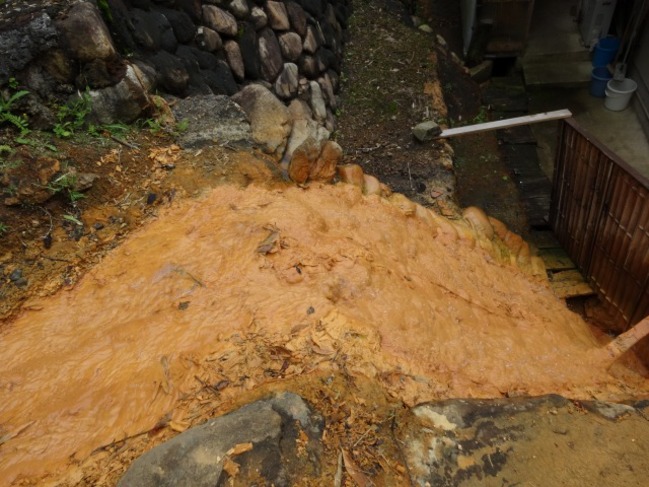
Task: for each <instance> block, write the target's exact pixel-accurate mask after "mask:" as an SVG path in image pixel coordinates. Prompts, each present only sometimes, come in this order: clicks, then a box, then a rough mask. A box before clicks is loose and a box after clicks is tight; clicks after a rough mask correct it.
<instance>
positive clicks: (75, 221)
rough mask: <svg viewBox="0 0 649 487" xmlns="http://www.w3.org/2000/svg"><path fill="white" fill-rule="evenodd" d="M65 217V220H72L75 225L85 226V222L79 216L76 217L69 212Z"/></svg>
mask: <svg viewBox="0 0 649 487" xmlns="http://www.w3.org/2000/svg"><path fill="white" fill-rule="evenodd" d="M63 219H64V220H65V221H68V222H72V223H74V224H75V225H79V226H80V227H82V226H83V222H82V221H81V220H79V219H78V218H76V217H74V216H73V215H69V214H66V215H63Z"/></svg>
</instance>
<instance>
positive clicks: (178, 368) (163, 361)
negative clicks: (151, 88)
mask: <svg viewBox="0 0 649 487" xmlns="http://www.w3.org/2000/svg"><path fill="white" fill-rule="evenodd" d="M260 167H262V168H263V167H264V165H263V163H260ZM261 171H262V170H260V172H261ZM489 260H490V259H489V258H488V256H486V255H485V254H483V253H482V252H481V251H479V250H476V249H470V248H468V247H463V246H461V245H451V246H446V245H445V244H443V243H441V242H439V241H437V240H436V239H435V232H434V231H433V230H432V229H431V227H429V226H427V225H426V223H424V222H423V221H420V220H419V219H416V218H413V217H408V216H406V215H404V214H403V212H402V211H401V210H400V209H399V208H397V207H394V206H392V205H390V204H388V203H387V202H386V201H385V200H382V199H379V198H378V197H369V198H367V197H364V196H362V195H361V193H360V190H358V189H356V188H355V187H352V186H347V185H340V186H335V187H331V186H324V187H318V186H312V187H310V188H309V189H307V190H304V189H299V188H293V187H276V188H269V189H266V188H262V187H258V186H255V185H252V186H248V187H247V188H246V189H240V188H238V187H235V186H232V185H226V186H221V187H218V188H216V189H214V190H213V191H211V192H210V193H209V194H207V195H205V196H203V197H201V198H199V199H194V200H186V201H184V202H182V203H179V204H177V205H173V207H172V208H170V209H165V210H163V211H161V214H160V215H159V217H158V219H157V220H156V221H154V222H152V223H151V224H149V225H147V226H146V227H144V228H142V229H141V230H139V231H137V232H136V233H134V234H133V235H131V236H130V237H129V238H128V239H127V240H126V241H125V242H124V244H123V245H121V246H120V247H119V248H118V249H115V250H114V251H113V252H111V253H110V255H108V256H107V257H106V258H105V259H104V260H103V261H102V262H101V263H100V264H99V265H97V266H96V267H95V268H94V269H92V270H91V271H90V272H88V273H87V274H86V275H85V276H84V277H83V278H82V279H81V281H80V282H79V283H78V284H77V285H76V286H75V287H74V288H73V289H70V290H68V291H65V292H63V293H59V294H57V295H56V296H53V297H50V298H43V299H32V300H30V301H29V302H28V303H27V304H26V306H25V310H26V311H24V312H23V313H22V314H21V316H20V317H19V318H18V319H17V320H15V321H14V322H13V323H12V324H11V325H10V326H8V327H6V328H5V330H4V332H3V334H2V342H3V350H2V356H3V362H4V363H5V367H4V370H3V372H2V374H1V375H0V383H1V384H2V389H1V393H0V400H1V401H2V403H3V405H4V407H3V410H2V413H0V424H2V425H3V428H4V430H5V431H7V432H8V433H12V432H18V433H17V434H16V435H15V437H13V438H12V439H11V440H10V441H8V442H7V443H6V444H5V445H3V449H4V450H5V451H8V452H10V454H4V455H3V456H2V460H1V462H2V464H1V468H2V470H3V471H4V472H5V473H6V476H5V479H6V480H7V481H11V480H12V479H13V478H14V477H15V475H17V474H26V473H28V472H29V473H32V474H33V473H36V472H41V471H45V470H48V469H51V468H53V467H55V466H57V465H61V464H63V463H65V461H66V459H67V458H69V457H70V456H71V455H72V456H74V457H75V458H84V457H85V456H87V455H88V454H89V453H91V451H92V450H93V449H95V448H97V447H100V446H101V445H104V444H108V443H110V442H111V441H112V440H114V439H116V436H118V437H119V436H122V435H123V436H131V435H133V434H136V433H138V432H140V431H146V430H149V429H151V428H153V426H154V425H155V423H156V421H157V420H158V418H160V417H163V416H164V415H165V414H166V413H168V412H170V411H173V410H174V407H175V406H176V405H177V404H178V401H179V400H180V399H182V398H183V397H186V396H187V395H191V394H193V393H196V392H197V390H198V389H200V387H201V385H202V384H201V381H200V380H197V377H200V374H201V373H202V372H204V371H206V370H209V363H210V360H212V361H216V362H217V363H220V362H221V361H222V360H224V359H223V357H227V356H228V355H227V352H228V350H230V351H231V352H232V353H236V349H237V347H236V344H237V340H243V337H264V339H265V340H266V341H267V342H268V343H270V344H272V346H274V347H279V350H286V352H278V353H279V355H281V354H282V353H287V354H288V355H289V356H290V355H291V354H293V353H294V352H301V353H303V354H304V355H303V357H304V361H303V362H302V361H298V362H297V363H295V364H293V363H292V362H290V361H289V362H288V364H289V365H286V366H285V367H284V368H283V369H281V367H282V364H277V365H278V367H280V369H276V370H275V373H276V374H277V375H276V376H275V378H277V377H278V376H290V375H295V374H299V373H302V374H303V373H305V372H307V371H308V370H309V369H313V370H318V368H319V367H318V364H317V362H318V361H317V360H316V361H315V363H314V362H313V359H314V358H317V357H323V360H324V361H325V362H327V361H328V358H333V357H335V356H337V355H338V354H343V355H345V356H346V357H347V360H349V364H348V365H347V366H348V367H349V370H350V371H351V373H352V374H362V375H365V376H366V377H378V378H380V383H381V384H382V386H383V387H385V388H386V389H387V390H388V391H389V392H390V393H391V394H392V395H394V396H395V397H399V398H400V400H402V401H404V402H405V403H407V404H415V403H417V402H421V401H424V400H431V399H437V398H447V397H499V396H512V395H527V394H543V393H548V392H556V393H563V394H566V395H569V396H570V397H575V398H580V397H581V398H590V397H597V398H600V399H623V398H628V397H631V396H636V395H637V394H639V393H647V392H649V389H647V384H646V381H645V380H644V379H643V378H642V377H641V375H638V373H637V372H634V371H632V370H630V369H628V368H626V367H624V366H622V365H620V366H618V369H617V370H616V374H615V375H613V376H612V375H610V374H609V373H608V372H607V371H606V370H605V369H604V368H603V367H602V366H601V365H599V366H598V365H597V364H593V365H592V366H588V367H584V364H585V363H588V360H589V355H588V354H589V351H592V350H593V349H594V348H596V347H597V346H598V343H597V341H596V340H595V338H594V337H593V335H592V333H591V332H590V330H589V328H588V326H587V325H586V324H584V322H583V321H582V320H581V319H580V318H579V317H578V316H577V315H575V314H573V313H572V312H570V311H568V310H567V309H566V308H565V306H564V304H563V303H562V302H561V301H559V300H557V299H556V298H555V297H554V296H553V295H552V293H551V291H550V290H549V289H548V287H547V286H546V285H545V283H543V282H535V281H531V280H530V279H529V278H528V277H527V276H524V275H522V274H519V273H517V272H516V271H514V270H513V269H512V268H511V267H503V266H501V265H498V264H495V263H491V262H489ZM532 303H533V305H532ZM237 337H239V338H237ZM222 354H226V355H222ZM309 356H310V357H311V359H307V357H309ZM219 357H220V358H219ZM239 360H242V361H243V363H242V364H241V367H242V368H241V369H240V370H239V373H238V376H237V377H227V378H223V377H221V378H220V379H219V378H218V375H217V376H216V377H211V378H210V379H209V380H205V383H209V384H213V383H218V382H219V380H226V381H227V384H229V387H234V388H251V387H255V386H257V385H258V384H259V382H265V381H267V380H269V378H268V377H266V378H264V377H263V376H262V377H259V379H255V380H253V382H252V383H250V382H248V381H247V379H245V378H251V377H257V376H258V375H259V371H258V370H256V364H259V357H256V356H255V353H254V352H252V351H251V353H245V354H243V355H241V356H240V359H239ZM215 365H216V364H215Z"/></svg>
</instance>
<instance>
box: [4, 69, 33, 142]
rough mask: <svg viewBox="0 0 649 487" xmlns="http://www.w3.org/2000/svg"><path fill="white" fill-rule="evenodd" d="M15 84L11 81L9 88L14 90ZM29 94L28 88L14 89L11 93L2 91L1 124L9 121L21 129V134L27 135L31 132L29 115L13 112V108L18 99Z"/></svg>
mask: <svg viewBox="0 0 649 487" xmlns="http://www.w3.org/2000/svg"><path fill="white" fill-rule="evenodd" d="M13 86H16V85H15V84H14V83H12V82H11V81H10V84H9V88H10V89H11V90H12V91H13V90H14V89H15V88H13ZM27 95H29V91H27V90H19V91H14V93H11V94H5V93H0V124H1V123H9V124H11V125H13V126H14V127H15V128H17V129H18V130H19V131H20V135H21V136H25V135H27V134H28V133H29V132H30V130H29V126H28V123H27V117H25V115H24V114H16V113H13V112H12V109H13V108H14V107H13V105H14V104H15V103H16V102H17V101H18V100H20V99H21V98H23V97H24V96H27Z"/></svg>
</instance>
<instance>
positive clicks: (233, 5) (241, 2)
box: [229, 0, 250, 19]
mask: <svg viewBox="0 0 649 487" xmlns="http://www.w3.org/2000/svg"><path fill="white" fill-rule="evenodd" d="M229 9H230V12H232V13H233V14H234V16H235V17H236V18H238V19H245V18H246V17H247V16H248V14H249V13H250V9H249V8H248V2H246V0H232V2H230V6H229Z"/></svg>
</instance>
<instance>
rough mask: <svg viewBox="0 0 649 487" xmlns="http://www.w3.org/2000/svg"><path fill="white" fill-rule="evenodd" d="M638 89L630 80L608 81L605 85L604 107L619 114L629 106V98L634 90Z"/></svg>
mask: <svg viewBox="0 0 649 487" xmlns="http://www.w3.org/2000/svg"><path fill="white" fill-rule="evenodd" d="M637 89H638V84H637V83H636V82H635V81H633V80H632V79H630V78H624V79H623V80H621V81H617V80H615V79H612V80H610V81H609V82H608V83H607V84H606V90H604V94H605V95H606V100H605V101H604V106H605V107H606V108H608V109H609V110H611V111H613V112H620V111H622V110H624V109H625V108H626V107H628V106H629V102H630V101H631V97H632V96H633V93H635V90H637Z"/></svg>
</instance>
